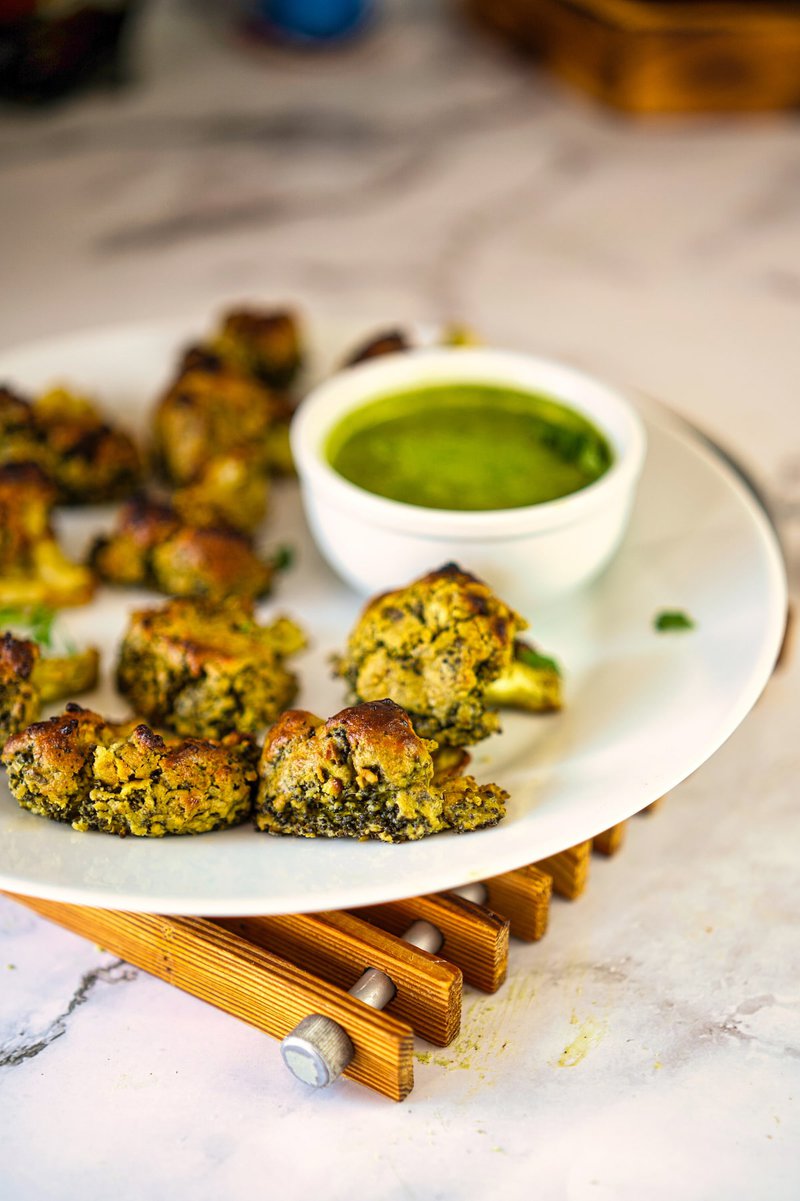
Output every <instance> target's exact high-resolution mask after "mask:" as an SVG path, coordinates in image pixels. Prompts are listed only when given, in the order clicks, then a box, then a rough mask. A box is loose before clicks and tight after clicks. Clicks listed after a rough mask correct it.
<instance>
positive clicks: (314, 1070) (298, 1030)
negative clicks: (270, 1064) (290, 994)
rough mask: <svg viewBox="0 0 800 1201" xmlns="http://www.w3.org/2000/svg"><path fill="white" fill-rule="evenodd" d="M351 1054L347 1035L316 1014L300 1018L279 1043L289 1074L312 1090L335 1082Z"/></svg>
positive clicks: (333, 1023) (352, 1053) (351, 1048)
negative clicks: (308, 1085)
mask: <svg viewBox="0 0 800 1201" xmlns="http://www.w3.org/2000/svg"><path fill="white" fill-rule="evenodd" d="M354 1054H355V1048H354V1047H353V1044H352V1043H351V1041H350V1038H349V1037H348V1035H347V1032H346V1031H345V1030H343V1029H342V1027H341V1026H340V1025H339V1024H338V1023H337V1022H334V1020H333V1019H332V1018H326V1017H323V1016H322V1015H321V1014H319V1013H312V1014H310V1015H309V1016H308V1017H307V1018H303V1020H302V1022H299V1023H298V1024H297V1025H296V1026H295V1028H294V1030H292V1032H291V1033H290V1034H287V1035H286V1037H285V1038H284V1039H283V1041H282V1043H281V1055H282V1056H283V1062H284V1063H285V1064H286V1066H287V1068H288V1069H289V1071H290V1072H291V1073H292V1075H293V1076H296V1077H297V1079H298V1080H302V1081H303V1083H304V1084H310V1085H311V1086H312V1087H313V1088H326V1087H327V1086H328V1085H329V1084H333V1082H334V1080H338V1079H339V1077H340V1076H341V1074H342V1072H343V1071H344V1069H345V1068H346V1067H347V1065H348V1064H349V1063H350V1060H351V1059H352V1058H353V1055H354Z"/></svg>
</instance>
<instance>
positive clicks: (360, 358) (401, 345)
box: [344, 329, 413, 367]
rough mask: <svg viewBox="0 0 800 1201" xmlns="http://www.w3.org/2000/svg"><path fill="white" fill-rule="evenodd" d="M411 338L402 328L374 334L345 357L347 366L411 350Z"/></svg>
mask: <svg viewBox="0 0 800 1201" xmlns="http://www.w3.org/2000/svg"><path fill="white" fill-rule="evenodd" d="M412 345H413V343H412V341H411V338H410V337H409V336H408V334H407V333H405V331H404V330H402V329H386V330H381V331H380V333H377V334H373V335H372V337H370V338H368V339H367V340H366V341H365V342H362V343H361V344H360V345H359V346H357V347H356V348H355V350H353V351H351V352H350V354H348V356H347V358H346V359H345V362H344V365H345V367H355V365H356V363H366V362H367V361H368V360H369V359H378V358H381V357H382V356H383V355H385V354H397V353H398V352H399V351H402V350H411V348H412Z"/></svg>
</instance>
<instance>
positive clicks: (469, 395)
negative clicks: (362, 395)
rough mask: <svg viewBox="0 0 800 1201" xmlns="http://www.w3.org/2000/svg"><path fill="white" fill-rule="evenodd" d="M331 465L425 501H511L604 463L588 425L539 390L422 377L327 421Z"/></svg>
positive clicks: (587, 474) (530, 501)
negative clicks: (418, 384) (424, 382)
mask: <svg viewBox="0 0 800 1201" xmlns="http://www.w3.org/2000/svg"><path fill="white" fill-rule="evenodd" d="M325 453H326V457H327V460H328V462H329V463H330V465H331V467H333V469H334V471H336V472H338V473H339V475H341V476H343V477H344V478H345V479H346V480H349V481H350V482H351V483H352V484H356V485H357V486H358V487H359V488H363V489H365V491H367V492H372V493H374V494H375V495H376V496H385V497H388V498H389V499H390V500H397V501H402V502H404V503H405V504H409V505H421V506H423V507H425V508H428V509H472V510H475V509H518V508H522V507H523V506H525V505H536V504H541V503H542V502H543V501H548V500H554V499H556V498H557V497H560V496H568V495H570V493H572V492H578V491H579V490H580V489H581V488H585V487H586V486H587V485H588V484H591V483H593V481H594V480H596V479H598V478H599V477H600V476H601V475H603V474H604V473H605V472H606V471H608V469H609V467H610V466H611V463H612V461H613V455H612V452H611V448H610V446H609V444H608V442H607V441H606V439H605V438H604V437H603V435H602V434H601V433H600V431H599V430H598V429H596V427H595V426H594V425H592V423H591V422H590V421H587V419H586V418H585V417H582V416H581V415H580V413H576V412H575V410H574V409H570V408H568V407H567V406H566V405H563V404H560V403H559V402H558V401H555V400H551V399H550V398H549V397H547V396H540V395H538V394H537V393H533V392H523V391H518V390H516V389H514V388H503V387H497V386H494V385H491V384H472V383H468V384H466V383H465V384H462V383H453V384H432V385H429V386H428V387H423V388H414V389H412V390H409V391H406V392H394V393H392V394H391V395H388V396H382V397H380V398H378V399H376V400H372V401H369V402H368V403H367V404H364V405H362V407H361V408H358V409H355V410H354V411H353V412H351V413H348V414H347V415H346V416H345V417H343V418H342V420H341V421H340V422H339V423H338V424H337V425H335V426H334V428H333V430H332V431H331V433H330V434H329V435H328V440H327V443H326V446H325Z"/></svg>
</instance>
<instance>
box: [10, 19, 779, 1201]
mask: <svg viewBox="0 0 800 1201" xmlns="http://www.w3.org/2000/svg"><path fill="white" fill-rule="evenodd" d="M223 9H224V6H216V7H211V6H203V5H190V4H188V3H184V4H176V3H164V2H161V3H159V2H153V3H151V4H150V6H149V7H148V8H147V9H146V10H145V13H144V15H143V19H142V21H141V23H140V25H139V28H138V29H137V31H136V38H135V56H134V61H135V64H136V75H135V80H134V82H133V83H132V84H131V85H130V86H129V87H128V88H126V89H125V90H123V91H120V92H118V93H115V94H113V95H111V96H101V95H98V94H97V93H94V94H90V95H87V96H85V97H82V98H80V99H78V100H76V101H75V102H74V103H71V104H69V105H67V106H65V107H63V108H60V109H57V110H53V111H51V112H48V113H34V114H30V113H25V114H22V113H9V112H6V113H4V114H3V116H2V117H0V179H1V180H2V192H1V193H0V196H1V199H0V212H2V216H3V220H2V222H0V263H2V275H3V284H4V286H3V288H2V293H1V294H0V312H1V313H2V321H0V341H1V342H2V344H4V345H9V346H10V345H13V344H16V343H19V342H20V341H24V340H27V339H32V338H38V337H41V336H45V335H50V334H52V333H54V332H61V331H69V330H71V329H76V328H79V327H86V326H91V325H98V324H109V323H117V322H126V321H131V320H136V321H140V320H142V319H143V318H147V319H150V318H159V317H162V316H172V315H174V314H175V313H176V312H183V311H191V312H197V311H198V310H203V309H207V310H208V311H209V312H210V311H212V310H213V309H215V308H218V307H220V306H221V305H222V304H224V303H225V302H226V301H227V300H234V299H235V300H240V299H242V298H243V297H253V298H257V299H269V300H273V299H279V300H282V299H291V300H292V301H295V302H297V303H299V304H301V305H303V306H306V307H308V308H309V309H314V310H315V311H319V312H321V313H331V314H341V313H345V314H348V315H364V317H365V318H366V319H369V320H370V321H372V320H374V321H375V323H376V324H378V323H380V322H381V321H383V320H393V321H402V320H405V319H412V318H414V319H423V320H429V319H441V318H457V319H459V320H463V321H467V322H469V323H471V324H473V325H475V326H476V327H477V328H478V329H479V330H480V331H481V332H482V333H483V334H484V335H485V336H486V338H487V339H491V340H495V341H502V342H504V343H507V344H512V345H516V346H520V347H523V348H529V349H535V350H537V351H541V352H543V353H547V354H552V355H557V356H560V357H562V358H565V359H568V360H570V361H571V362H573V363H576V364H579V365H581V366H585V367H586V368H588V369H591V370H593V371H596V372H598V373H600V374H604V375H608V376H611V377H613V378H615V379H617V380H620V381H624V382H627V383H630V384H632V385H635V386H637V387H639V388H641V389H644V390H645V391H647V392H649V393H652V394H653V395H655V396H657V397H659V398H660V399H661V400H663V401H665V402H666V403H668V404H669V405H671V406H673V407H674V408H675V409H677V410H679V411H681V412H682V413H684V414H686V415H687V416H689V417H690V418H691V419H692V420H693V421H694V422H696V423H697V424H699V425H700V426H701V427H703V428H704V429H707V430H708V431H710V432H711V433H712V434H713V435H714V436H715V437H716V438H718V439H719V440H720V441H721V442H722V443H723V444H724V445H725V446H726V447H728V448H729V449H730V450H732V451H734V452H735V453H736V455H737V457H738V458H739V459H740V461H741V462H742V463H743V464H744V465H745V466H746V468H747V469H748V470H750V471H751V472H753V473H754V474H755V476H756V477H757V479H758V480H760V481H761V483H762V484H763V485H764V486H765V487H766V488H767V490H768V493H769V496H770V501H771V506H772V510H773V513H774V515H775V518H776V520H777V522H778V523H779V525H780V528H781V532H782V537H783V541H784V547H785V551H786V557H787V562H788V567H789V575H790V581H791V582H792V585H793V587H794V589H795V591H796V585H797V579H798V567H800V537H799V534H800V520H799V519H800V425H798V420H797V386H798V378H799V376H800V372H799V370H798V369H799V368H800V351H799V350H798V346H799V345H800V343H799V342H798V336H797V329H798V319H799V318H800V126H799V125H798V120H797V118H796V117H793V116H765V117H758V118H756V117H753V118H748V119H745V118H741V119H736V120H726V119H722V118H717V119H713V120H712V119H698V120H694V121H673V120H663V121H653V122H649V123H645V122H630V121H627V120H624V119H621V118H618V117H616V116H614V115H612V114H609V113H605V112H602V111H598V110H597V109H595V108H593V107H591V106H590V105H589V104H588V103H587V102H585V101H584V100H583V99H582V98H580V97H578V96H576V95H573V94H571V93H569V92H566V91H564V90H563V89H562V88H561V87H560V86H558V85H556V84H555V83H552V82H550V81H548V80H547V79H545V78H541V77H539V76H537V75H536V74H535V72H534V71H533V70H532V68H530V67H529V66H526V65H524V64H520V63H517V62H514V61H511V60H509V59H508V58H507V57H506V56H504V55H503V54H502V53H500V52H499V51H498V50H497V49H496V48H495V47H494V46H492V45H489V44H486V43H484V42H483V41H481V40H480V39H479V38H476V37H475V36H474V35H473V34H472V33H471V32H470V31H469V30H467V29H466V28H465V27H464V26H462V25H461V24H460V23H459V21H458V20H457V19H456V17H455V12H454V9H453V8H452V7H448V6H444V8H443V9H442V10H441V11H440V9H439V7H438V6H433V5H429V4H427V3H423V2H422V0H418V2H417V3H413V4H412V3H397V4H389V5H385V6H383V8H382V9H381V16H380V20H379V21H378V22H376V24H375V27H374V29H373V31H372V32H371V34H370V36H369V37H365V38H364V39H363V40H361V41H360V42H357V43H353V44H352V45H351V46H348V47H343V48H341V49H340V50H338V51H336V52H329V53H328V54H320V55H317V56H311V55H308V54H301V53H297V52H284V51H278V50H274V49H269V48H266V47H256V46H253V45H247V44H245V43H243V42H242V41H241V40H240V39H238V38H237V37H236V36H235V35H234V34H233V33H232V31H231V30H230V29H229V28H228V27H227V26H226V25H225V23H224V20H223V18H222V16H221V15H219V14H220V13H221V12H222V10H223ZM799 700H800V662H798V658H797V656H795V657H794V658H792V657H790V658H789V661H788V662H787V663H786V665H785V666H784V667H783V668H782V669H781V670H780V671H779V672H778V673H777V674H776V675H775V676H774V678H773V679H772V681H771V682H770V684H769V685H768V687H767V690H766V692H765V693H764V695H763V697H762V698H761V700H760V701H759V702H758V704H757V706H756V707H755V709H754V710H753V712H752V713H751V714H750V716H749V717H748V718H747V719H746V720H745V721H744V723H743V724H742V726H741V727H740V728H739V729H738V730H737V731H736V733H735V734H734V735H733V736H732V737H731V738H730V740H729V741H728V742H727V743H726V744H725V745H724V746H723V747H722V749H721V750H719V751H718V752H717V753H716V754H715V755H714V756H713V757H712V759H711V760H710V761H709V762H707V763H706V764H705V765H704V766H703V767H702V768H701V769H700V770H698V771H697V772H696V773H695V774H694V775H693V776H692V777H691V778H690V779H688V780H687V781H685V782H684V783H683V784H682V785H681V786H680V787H679V788H678V789H676V790H675V791H674V792H673V793H672V794H671V795H670V797H669V799H668V801H667V802H666V803H665V804H664V805H663V806H662V808H661V810H660V811H659V812H658V813H657V814H655V815H653V816H652V817H650V818H638V819H633V820H632V821H631V822H630V823H629V827H628V839H627V844H626V847H625V849H624V850H623V851H622V852H621V853H620V855H619V856H617V857H616V858H614V859H611V860H607V861H606V860H598V859H597V858H595V860H594V862H593V866H592V878H591V881H590V885H589V888H588V890H587V892H586V894H585V896H584V897H583V898H582V899H581V900H580V901H578V902H576V903H574V904H569V903H567V902H564V901H559V900H556V901H555V902H554V904H553V911H552V917H551V927H550V931H549V933H548V935H547V937H546V938H545V939H544V940H543V941H542V942H541V943H538V944H536V945H532V946H530V945H523V944H521V943H515V944H513V945H512V950H511V958H510V969H509V978H508V981H507V983H506V984H505V986H504V987H503V988H502V989H501V990H500V992H498V993H497V994H496V995H495V996H492V997H487V996H484V995H482V994H480V993H478V992H475V991H473V990H471V989H466V991H465V1003H464V1011H463V1020H462V1030H461V1034H460V1035H459V1037H458V1039H457V1041H456V1042H455V1043H454V1044H453V1045H452V1046H451V1047H450V1048H448V1049H446V1050H439V1049H431V1048H430V1047H429V1046H428V1045H427V1044H425V1043H423V1042H421V1041H418V1042H417V1046H416V1062H415V1077H416V1083H415V1087H414V1090H413V1092H412V1093H411V1095H410V1097H409V1098H408V1100H407V1101H405V1102H403V1103H401V1104H399V1105H395V1104H392V1103H391V1102H389V1101H386V1100H384V1099H382V1098H380V1097H378V1096H376V1095H373V1094H372V1093H370V1092H368V1091H367V1090H365V1089H363V1088H360V1087H359V1086H357V1085H355V1084H352V1083H349V1082H340V1084H338V1085H337V1086H334V1087H333V1088H331V1089H329V1090H326V1091H325V1092H319V1093H316V1092H313V1091H311V1090H309V1089H308V1088H307V1087H305V1086H303V1085H301V1084H300V1083H299V1082H298V1081H296V1080H295V1079H293V1078H292V1077H290V1076H289V1075H288V1074H287V1073H286V1072H285V1071H284V1070H283V1067H282V1064H281V1061H280V1057H279V1052H278V1046H277V1043H275V1042H274V1041H272V1040H270V1039H269V1038H268V1037H266V1036H264V1035H262V1034H260V1033H258V1032H257V1031H255V1030H253V1029H251V1028H249V1027H248V1026H245V1025H244V1024H242V1023H240V1022H237V1021H236V1020H234V1019H232V1018H229V1017H227V1016H226V1015H224V1014H222V1013H220V1012H217V1011H216V1010H214V1009H212V1008H210V1007H208V1006H206V1005H204V1004H202V1003H201V1002H199V1001H197V1000H195V999H193V998H191V997H189V996H187V995H184V994H181V993H179V992H177V991H175V990H173V989H171V988H170V987H168V986H167V985H166V984H163V983H161V982H160V981H158V980H155V979H153V978H151V977H149V976H147V975H146V974H144V973H143V972H140V971H137V970H135V969H133V968H131V967H130V966H128V965H126V964H125V963H122V962H120V961H119V960H117V959H115V958H114V957H113V956H112V955H110V954H108V953H106V952H104V951H102V950H100V949H98V948H97V947H96V946H93V945H92V944H91V943H89V942H86V941H82V940H80V939H79V938H77V937H75V936H73V935H71V934H68V933H66V932H64V931H62V930H60V929H57V928H55V927H53V926H51V925H49V924H47V923H46V922H44V921H42V920H40V919H38V918H37V917H35V916H33V915H32V914H31V913H30V912H29V911H27V910H25V909H23V908H21V907H19V906H17V905H15V904H13V903H11V902H10V901H7V900H3V901H0V973H1V974H0V979H2V988H0V1069H1V1071H0V1117H2V1120H1V1121H0V1195H2V1197H3V1199H4V1201H33V1199H34V1198H35V1199H36V1201H47V1199H50V1198H53V1199H58V1201H67V1199H69V1201H72V1199H73V1198H75V1199H77V1198H81V1199H82V1201H87V1199H89V1198H105V1197H108V1196H110V1195H113V1196H114V1197H115V1198H117V1201H127V1199H128V1198H130V1199H131V1201H133V1199H134V1198H135V1199H137V1201H138V1199H139V1198H141V1197H151V1198H160V1197H167V1196H169V1197H170V1198H171V1199H172V1201H188V1199H189V1198H191V1199H192V1201H204V1199H206V1198H208V1199H209V1201H210V1199H212V1198H214V1199H216V1198H220V1197H245V1196H247V1197H249V1196H252V1195H253V1193H254V1191H255V1190H256V1189H257V1188H261V1187H264V1183H263V1182H266V1181H269V1182H270V1185H272V1187H275V1186H276V1185H277V1187H279V1188H280V1192H281V1195H282V1196H283V1197H285V1198H287V1201H288V1199H291V1198H301V1197H303V1198H305V1197H308V1196H310V1195H314V1194H316V1195H319V1196H322V1197H325V1198H332V1199H338V1198H344V1197H354V1196H377V1197H381V1198H398V1199H400V1198H420V1199H423V1198H424V1199H425V1201H429V1199H432V1198H441V1199H443V1201H451V1199H452V1201H455V1199H459V1201H460V1199H466V1198H473V1197H474V1198H484V1197H487V1196H492V1195H497V1196H504V1197H512V1198H515V1197H523V1196H526V1197H527V1196H529V1195H531V1194H532V1193H534V1192H535V1194H536V1195H537V1196H539V1197H541V1198H543V1199H545V1201H548V1199H550V1198H553V1199H554V1201H556V1199H558V1201H560V1199H564V1201H584V1199H585V1201H640V1199H642V1198H646V1199H647V1201H662V1199H663V1201H675V1199H676V1198H679V1199H681V1201H707V1199H709V1198H720V1199H724V1201H753V1199H754V1198H762V1197H764V1198H769V1199H770V1201H784V1199H785V1201H789V1199H792V1201H794V1198H796V1197H797V1196H798V1195H800V1154H798V1147H799V1146H800V1120H799V1119H798V1108H799V1107H800V1095H799V1094H800V984H799V983H798V976H797V963H798V961H799V959H800V954H799V952H800V946H799V945H798V942H799V940H798V930H799V929H800V887H798V885H800V879H798V876H799V874H800V873H798V855H797V817H796V811H797V799H796V798H797V779H798V776H799V775H800V749H798V739H797V716H798V701H799Z"/></svg>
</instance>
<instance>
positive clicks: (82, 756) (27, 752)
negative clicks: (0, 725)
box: [2, 704, 132, 822]
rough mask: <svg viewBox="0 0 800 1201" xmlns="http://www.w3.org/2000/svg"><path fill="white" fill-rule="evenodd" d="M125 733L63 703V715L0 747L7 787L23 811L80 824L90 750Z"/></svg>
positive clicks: (91, 756) (89, 783) (128, 727)
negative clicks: (1, 748) (26, 810)
mask: <svg viewBox="0 0 800 1201" xmlns="http://www.w3.org/2000/svg"><path fill="white" fill-rule="evenodd" d="M131 728H132V723H117V722H107V721H105V719H104V718H102V717H100V716H99V714H97V713H93V712H92V711H91V710H90V709H83V708H81V706H80V705H73V704H69V705H67V707H66V710H65V712H64V713H62V714H60V715H59V716H57V717H51V718H50V719H49V720H48V721H40V722H35V723H34V724H33V725H31V726H28V727H27V729H24V730H22V731H20V732H19V733H18V734H15V735H14V736H13V737H12V738H10V739H9V740H8V742H7V743H6V744H5V747H4V749H3V756H2V759H3V763H4V764H5V766H6V768H7V770H8V785H9V788H10V789H11V791H12V793H13V794H14V796H15V797H16V798H17V800H18V801H19V803H20V805H21V806H22V807H23V809H30V810H31V812H32V813H38V814H40V815H41V816H43V817H50V818H53V819H54V820H56V821H64V822H77V821H80V820H81V818H82V813H83V810H84V809H85V807H86V804H87V801H88V796H89V791H90V789H91V787H92V764H93V759H94V752H95V750H96V748H97V747H98V746H100V745H103V744H106V743H111V742H115V741H117V740H119V739H121V738H122V739H124V738H126V737H127V735H128V734H129V733H130V731H131Z"/></svg>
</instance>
